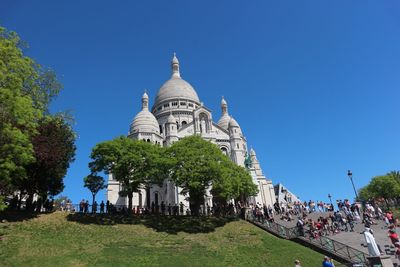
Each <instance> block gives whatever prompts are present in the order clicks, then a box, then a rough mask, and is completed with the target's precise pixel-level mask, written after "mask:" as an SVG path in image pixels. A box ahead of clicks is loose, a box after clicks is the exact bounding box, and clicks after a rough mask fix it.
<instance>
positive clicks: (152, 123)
mask: <svg viewBox="0 0 400 267" xmlns="http://www.w3.org/2000/svg"><path fill="white" fill-rule="evenodd" d="M137 132H141V133H143V132H145V133H157V134H160V129H159V126H158V122H157V119H156V117H154V115H153V113H151V112H150V111H149V96H148V95H147V93H146V92H144V94H143V96H142V110H141V111H140V112H139V113H138V114H137V115H136V116H135V118H134V119H133V121H132V123H131V127H130V129H129V134H134V133H137Z"/></svg>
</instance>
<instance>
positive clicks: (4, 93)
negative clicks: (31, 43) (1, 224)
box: [0, 27, 61, 192]
mask: <svg viewBox="0 0 400 267" xmlns="http://www.w3.org/2000/svg"><path fill="white" fill-rule="evenodd" d="M22 48H23V45H22V42H21V40H20V38H19V37H18V35H17V34H16V33H14V32H9V31H7V30H6V29H4V28H2V27H0V191H2V192H6V191H7V190H13V188H12V187H11V180H13V179H14V178H16V177H17V178H21V177H24V176H26V171H25V168H24V166H26V165H27V164H30V163H32V162H34V161H35V157H34V151H33V145H32V142H31V138H32V137H33V136H34V135H35V134H37V130H36V128H37V125H38V121H39V120H40V119H41V118H42V117H43V115H44V114H47V113H48V105H49V103H50V101H51V99H52V98H53V97H55V96H56V95H57V94H58V93H59V91H60V89H61V85H60V83H58V81H57V79H56V76H55V73H54V72H53V71H51V70H48V69H44V68H43V67H41V66H40V65H39V64H37V63H36V62H35V61H34V60H32V59H31V58H29V57H27V56H25V55H24V54H23V49H22Z"/></svg>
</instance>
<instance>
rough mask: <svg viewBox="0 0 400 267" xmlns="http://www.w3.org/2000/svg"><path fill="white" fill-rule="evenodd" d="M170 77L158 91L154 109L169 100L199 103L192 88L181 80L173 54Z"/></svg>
mask: <svg viewBox="0 0 400 267" xmlns="http://www.w3.org/2000/svg"><path fill="white" fill-rule="evenodd" d="M171 69H172V77H171V79H169V80H168V81H166V82H165V83H164V84H163V85H162V86H161V88H160V90H158V93H157V95H156V100H155V103H154V107H156V106H158V105H159V104H160V103H161V102H163V101H165V100H169V99H177V98H179V99H185V100H191V101H194V102H197V103H200V100H199V97H198V96H197V93H196V91H195V90H194V89H193V87H192V86H191V85H190V84H189V83H188V82H187V81H185V80H183V79H182V78H181V74H180V72H179V61H178V59H177V58H176V55H175V54H174V57H173V58H172V62H171Z"/></svg>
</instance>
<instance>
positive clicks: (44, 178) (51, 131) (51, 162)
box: [16, 116, 76, 199]
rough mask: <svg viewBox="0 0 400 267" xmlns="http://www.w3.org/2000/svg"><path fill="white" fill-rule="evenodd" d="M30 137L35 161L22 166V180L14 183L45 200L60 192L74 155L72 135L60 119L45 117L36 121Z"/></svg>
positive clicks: (73, 135) (74, 148)
mask: <svg viewBox="0 0 400 267" xmlns="http://www.w3.org/2000/svg"><path fill="white" fill-rule="evenodd" d="M37 131H38V134H37V135H35V136H34V137H33V138H32V144H33V148H34V155H35V158H36V161H35V162H34V163H31V164H29V165H28V166H26V173H27V176H26V179H24V180H22V182H21V183H19V184H16V185H17V186H18V188H19V189H20V190H21V191H23V192H27V193H28V194H29V195H31V194H33V193H37V194H39V195H40V196H43V198H44V199H45V198H46V197H47V195H52V196H54V195H57V194H59V193H60V192H62V190H63V189H64V182H63V179H64V176H65V175H66V173H67V170H68V168H69V165H70V163H71V162H72V161H73V160H74V156H75V150H76V146H75V133H74V132H73V131H72V128H71V126H70V125H69V124H68V123H67V122H66V121H65V120H64V118H63V117H60V116H58V117H46V119H44V120H41V121H40V122H39V125H38V128H37Z"/></svg>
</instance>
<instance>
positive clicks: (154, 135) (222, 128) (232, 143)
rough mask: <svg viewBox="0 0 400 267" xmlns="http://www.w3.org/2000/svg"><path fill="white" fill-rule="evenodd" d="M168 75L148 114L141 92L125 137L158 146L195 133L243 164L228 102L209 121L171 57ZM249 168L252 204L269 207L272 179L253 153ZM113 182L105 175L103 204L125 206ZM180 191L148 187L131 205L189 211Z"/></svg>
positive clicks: (243, 145) (167, 185)
mask: <svg viewBox="0 0 400 267" xmlns="http://www.w3.org/2000/svg"><path fill="white" fill-rule="evenodd" d="M171 68H172V76H171V78H170V79H169V80H167V81H166V82H165V83H164V84H163V85H162V86H161V88H160V90H159V91H158V93H157V95H156V98H155V102H154V105H153V107H152V108H151V111H150V110H149V97H148V95H147V93H146V92H145V93H144V94H143V97H142V110H141V111H140V112H139V113H138V114H137V115H136V116H135V118H134V119H133V121H132V123H131V125H130V130H129V134H128V136H129V137H130V138H133V139H139V140H145V141H147V142H152V143H154V144H159V145H161V146H169V145H171V144H172V143H174V142H176V141H178V140H179V139H181V138H183V137H185V136H189V135H194V134H198V135H201V136H202V137H203V138H204V139H206V140H210V141H211V142H213V143H215V144H217V145H218V146H219V147H220V149H221V150H222V152H223V153H225V154H226V155H228V156H229V157H230V158H231V159H232V161H233V162H235V163H236V164H238V165H240V166H245V160H246V157H247V141H246V138H245V136H244V135H243V132H242V129H241V128H240V126H239V124H238V123H237V122H236V120H235V119H234V118H233V117H232V116H231V115H229V113H228V104H227V102H226V101H225V99H224V98H222V101H221V109H222V116H221V118H220V119H219V120H218V122H214V120H213V117H212V113H211V110H210V109H208V108H207V107H206V106H204V105H203V103H202V102H200V99H199V97H198V95H197V93H196V91H195V90H194V88H193V87H192V86H191V85H190V84H189V83H188V82H186V81H185V80H183V79H182V78H181V75H180V70H179V61H178V59H177V58H176V56H175V55H174V57H173V59H172V63H171ZM250 158H251V164H248V166H247V167H248V169H249V172H250V174H251V176H252V177H253V181H254V183H255V184H256V185H257V186H258V188H259V193H258V195H257V196H256V197H254V198H252V200H251V201H252V202H255V203H260V204H266V205H272V204H273V203H274V201H275V194H274V188H273V185H272V182H271V180H268V179H266V177H265V176H264V175H263V173H262V170H261V167H260V164H259V162H258V160H257V158H256V153H255V152H254V150H253V149H251V151H250ZM120 189H121V186H120V184H119V183H118V181H116V180H114V179H113V176H112V175H109V180H108V188H107V200H109V201H110V203H112V204H115V205H127V203H128V198H127V197H121V196H120V195H119V191H120ZM180 191H181V190H180V188H178V187H176V186H175V185H174V184H173V183H171V182H168V181H167V180H166V181H165V182H164V184H163V185H162V186H158V185H153V186H152V187H151V188H148V189H141V191H140V192H139V193H134V196H133V205H134V206H140V207H145V206H147V207H150V205H151V203H152V202H154V203H155V205H157V204H158V205H160V204H161V202H162V201H163V202H164V203H165V204H166V205H168V204H169V203H171V205H174V204H179V203H180V202H182V203H184V205H185V206H186V207H188V206H189V205H188V202H187V200H186V196H184V195H181V194H180ZM205 202H206V203H208V204H209V205H210V206H212V196H211V195H210V194H209V193H208V195H207V196H206V198H205Z"/></svg>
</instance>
